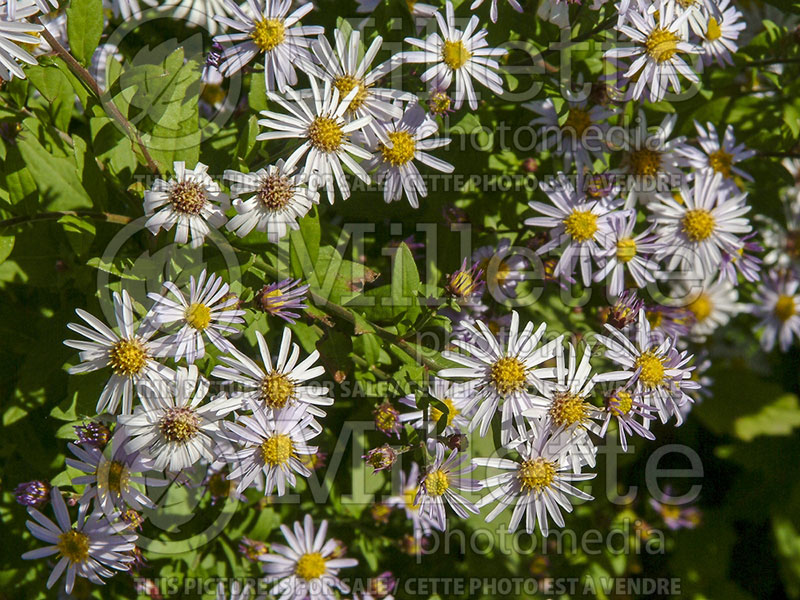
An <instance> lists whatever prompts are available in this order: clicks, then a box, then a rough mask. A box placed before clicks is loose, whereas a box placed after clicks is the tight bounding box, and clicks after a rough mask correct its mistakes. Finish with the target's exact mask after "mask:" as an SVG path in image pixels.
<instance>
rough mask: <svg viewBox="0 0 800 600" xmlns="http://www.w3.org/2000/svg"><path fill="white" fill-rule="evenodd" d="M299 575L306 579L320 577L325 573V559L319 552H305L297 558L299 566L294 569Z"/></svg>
mask: <svg viewBox="0 0 800 600" xmlns="http://www.w3.org/2000/svg"><path fill="white" fill-rule="evenodd" d="M294 572H295V574H296V575H297V576H298V577H302V578H303V579H305V580H306V581H311V580H312V579H319V578H320V577H322V576H323V575H324V574H325V559H324V558H322V554H320V553H319V552H310V553H308V554H303V555H302V556H301V557H300V558H299V559H297V567H295V570H294Z"/></svg>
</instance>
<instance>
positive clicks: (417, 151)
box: [363, 104, 453, 208]
mask: <svg viewBox="0 0 800 600" xmlns="http://www.w3.org/2000/svg"><path fill="white" fill-rule="evenodd" d="M374 129H375V130H376V131H377V135H365V136H364V138H365V140H366V144H368V146H369V148H370V150H372V151H373V152H374V153H375V154H374V155H373V156H372V157H371V158H370V160H368V161H366V162H365V163H364V164H363V167H364V169H366V170H367V171H371V170H372V169H373V168H375V167H377V172H376V173H375V180H376V182H378V183H380V184H383V199H384V200H385V201H386V202H393V201H395V200H400V199H401V198H402V197H403V194H405V196H406V199H407V200H408V203H409V204H410V205H411V206H412V207H414V208H418V207H419V197H422V198H425V197H426V196H427V195H428V188H427V186H426V185H425V180H424V179H423V178H422V175H421V174H420V172H419V169H417V166H416V165H415V164H414V161H415V160H417V161H419V162H421V163H422V164H424V165H426V166H428V167H431V168H432V169H436V170H437V171H441V172H443V173H452V172H453V165H451V164H450V163H447V162H445V161H443V160H441V159H439V158H436V157H435V156H433V155H432V154H429V153H428V152H427V151H428V150H435V149H436V148H442V147H443V146H447V145H448V144H449V143H450V138H432V139H428V138H430V137H431V136H432V135H434V134H435V133H436V132H437V131H438V129H439V125H438V124H437V123H436V121H435V120H434V119H433V118H431V116H430V115H429V114H428V113H426V112H425V109H424V108H422V107H421V106H420V105H419V104H412V105H410V106H409V107H408V108H406V110H405V112H403V113H402V116H401V117H400V118H396V119H394V120H393V121H386V122H379V123H375V127H374Z"/></svg>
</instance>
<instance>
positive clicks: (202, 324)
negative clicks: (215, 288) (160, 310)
mask: <svg viewBox="0 0 800 600" xmlns="http://www.w3.org/2000/svg"><path fill="white" fill-rule="evenodd" d="M185 316H186V322H187V323H188V324H189V327H191V328H193V329H197V330H198V331H203V329H205V328H206V327H208V324H209V323H211V309H210V308H208V307H207V306H206V305H205V304H200V303H199V302H194V303H193V304H190V305H189V307H188V308H187V309H186V315H185Z"/></svg>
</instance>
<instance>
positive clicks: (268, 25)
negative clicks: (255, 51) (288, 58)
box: [250, 19, 286, 52]
mask: <svg viewBox="0 0 800 600" xmlns="http://www.w3.org/2000/svg"><path fill="white" fill-rule="evenodd" d="M250 37H251V38H253V42H254V43H255V45H256V46H258V47H259V48H260V49H261V51H262V52H269V51H270V50H274V49H275V48H276V47H278V46H280V45H281V44H282V43H283V42H284V40H285V39H286V28H285V27H284V26H283V22H282V21H281V20H280V19H262V20H261V21H256V22H255V27H254V29H253V32H252V33H251V34H250Z"/></svg>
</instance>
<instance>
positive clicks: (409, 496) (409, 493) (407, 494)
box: [403, 487, 419, 511]
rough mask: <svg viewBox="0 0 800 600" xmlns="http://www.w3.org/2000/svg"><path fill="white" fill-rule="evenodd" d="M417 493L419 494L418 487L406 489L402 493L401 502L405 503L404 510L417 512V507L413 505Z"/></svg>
mask: <svg viewBox="0 0 800 600" xmlns="http://www.w3.org/2000/svg"><path fill="white" fill-rule="evenodd" d="M417 492H419V487H410V488H406V489H405V491H404V492H403V500H404V501H405V503H406V508H408V509H409V510H412V511H417V510H419V506H417V505H416V504H415V503H414V500H415V499H416V498H417Z"/></svg>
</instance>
